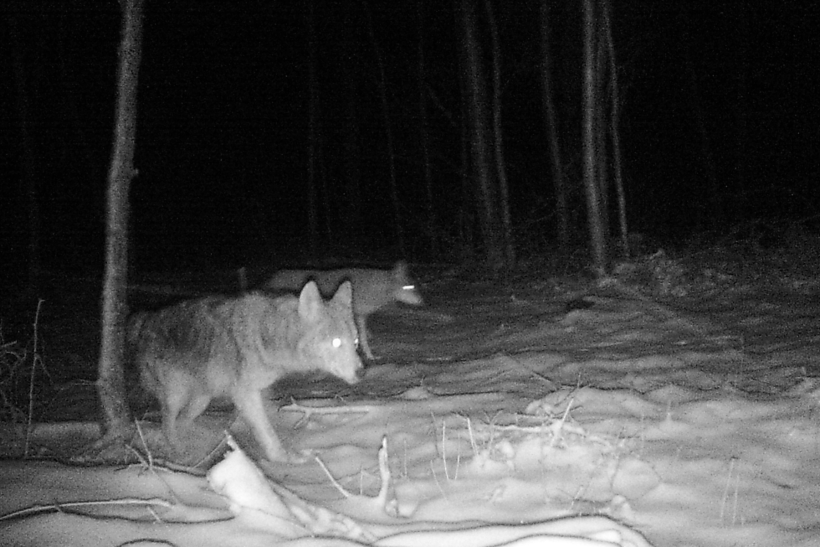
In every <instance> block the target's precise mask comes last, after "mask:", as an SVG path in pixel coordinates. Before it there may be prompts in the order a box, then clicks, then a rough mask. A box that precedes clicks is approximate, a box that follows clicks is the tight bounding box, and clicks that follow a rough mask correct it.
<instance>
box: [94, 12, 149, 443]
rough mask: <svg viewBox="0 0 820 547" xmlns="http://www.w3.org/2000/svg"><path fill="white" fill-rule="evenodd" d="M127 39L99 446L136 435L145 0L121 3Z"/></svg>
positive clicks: (112, 195)
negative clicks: (130, 383)
mask: <svg viewBox="0 0 820 547" xmlns="http://www.w3.org/2000/svg"><path fill="white" fill-rule="evenodd" d="M121 6H122V10H123V18H122V36H121V41H120V51H119V72H118V76H117V106H116V113H115V127H114V148H113V152H112V157H111V165H110V169H109V172H108V204H107V208H108V216H107V223H106V249H105V277H104V280H103V290H102V333H101V335H102V340H101V345H100V361H99V365H98V371H99V379H98V380H97V392H98V394H99V397H100V404H101V406H102V410H103V416H102V424H101V425H102V431H103V433H104V435H103V438H102V439H101V440H100V441H98V442H97V443H96V444H95V447H97V448H100V447H102V446H104V445H106V444H109V443H117V444H121V442H122V441H123V440H125V439H127V438H129V437H130V435H131V431H132V425H131V412H130V411H129V409H128V402H127V399H126V396H125V373H124V366H123V361H124V355H125V352H124V346H125V335H124V333H125V323H126V319H127V313H128V310H127V304H126V296H127V294H126V293H127V289H128V213H129V206H128V191H129V188H130V185H131V181H132V179H133V178H134V174H135V170H134V166H133V161H134V144H135V140H136V132H137V76H138V73H139V65H140V56H141V49H142V0H122V2H121Z"/></svg>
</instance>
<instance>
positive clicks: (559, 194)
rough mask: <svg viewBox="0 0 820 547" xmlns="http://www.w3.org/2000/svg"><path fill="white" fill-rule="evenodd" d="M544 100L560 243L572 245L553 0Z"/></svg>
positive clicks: (545, 11)
mask: <svg viewBox="0 0 820 547" xmlns="http://www.w3.org/2000/svg"><path fill="white" fill-rule="evenodd" d="M540 26H541V98H542V99H541V100H542V102H543V103H544V113H545V122H546V124H545V125H546V131H547V141H548V145H549V154H550V168H551V172H552V185H553V188H554V192H553V193H554V195H555V217H556V232H557V235H558V243H559V244H560V245H561V246H562V247H566V246H567V245H569V239H570V237H569V233H570V230H569V207H568V206H567V188H566V183H565V181H564V169H563V162H562V160H561V145H560V142H559V137H558V116H557V114H556V112H555V96H554V95H555V94H554V91H553V86H552V57H551V53H550V47H549V0H542V1H541V25H540Z"/></svg>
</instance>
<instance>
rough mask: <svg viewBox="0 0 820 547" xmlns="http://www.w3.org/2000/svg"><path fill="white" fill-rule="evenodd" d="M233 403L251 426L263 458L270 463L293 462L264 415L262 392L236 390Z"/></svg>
mask: <svg viewBox="0 0 820 547" xmlns="http://www.w3.org/2000/svg"><path fill="white" fill-rule="evenodd" d="M232 398H233V403H234V405H236V408H237V410H239V414H241V415H242V417H243V418H245V421H247V422H248V425H250V426H251V431H253V436H254V437H255V438H256V442H258V443H259V445H260V446H261V447H262V450H263V451H264V452H265V456H266V457H267V458H268V459H269V460H270V461H272V462H287V461H290V460H293V459H294V458H291V457H289V456H288V453H287V451H286V450H285V449H284V448H283V447H282V443H281V442H280V441H279V437H277V436H276V431H274V430H273V426H272V425H271V423H270V420H268V416H267V414H266V413H265V405H264V403H263V402H262V392H261V391H260V390H257V389H255V388H249V389H247V390H245V389H237V390H236V392H235V393H234V395H233V397H232Z"/></svg>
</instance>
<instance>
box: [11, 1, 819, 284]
mask: <svg viewBox="0 0 820 547" xmlns="http://www.w3.org/2000/svg"><path fill="white" fill-rule="evenodd" d="M495 4H496V15H497V18H498V24H499V28H500V33H501V43H502V54H503V59H502V61H503V63H504V115H505V125H504V131H505V134H504V137H505V139H506V144H507V148H506V157H507V160H508V162H509V163H508V170H509V173H508V174H509V178H510V184H511V193H512V198H513V203H512V207H513V216H514V222H515V223H516V224H517V226H520V227H525V226H526V227H527V229H528V230H541V231H543V232H544V234H545V237H547V238H549V237H550V230H551V226H550V225H549V222H548V220H549V215H550V210H551V206H552V203H551V197H550V185H549V182H550V181H549V174H548V173H549V170H548V163H547V159H546V142H545V136H544V135H545V133H544V128H543V121H542V113H541V107H540V102H539V101H540V95H539V93H540V88H539V82H538V70H537V66H538V62H539V53H538V17H537V16H538V3H537V2H535V1H532V0H521V1H518V2H495ZM576 4H580V2H577V3H574V2H553V5H554V9H553V20H554V25H553V28H552V29H551V33H552V34H551V40H552V43H551V47H552V48H553V53H554V57H555V60H554V62H555V74H554V76H555V78H556V85H557V87H558V96H557V107H558V109H559V116H560V117H561V126H560V130H561V138H562V139H563V142H562V145H563V148H564V150H563V152H564V156H565V157H564V161H565V162H566V163H567V166H566V167H565V170H566V172H567V173H568V174H569V176H570V180H571V182H572V183H573V184H574V183H577V181H578V177H579V161H580V155H579V154H580V145H579V142H580V141H579V133H578V131H579V129H578V126H579V122H578V113H579V106H578V104H579V90H580V72H579V70H580V66H581V60H580V27H579V25H580V19H579V14H578V6H577V5H576ZM739 4H740V3H739V2H737V1H729V0H723V1H721V0H719V1H716V2H688V3H684V6H685V7H686V9H683V7H682V6H681V5H680V3H678V2H658V1H656V0H641V1H628V2H627V1H624V2H613V9H614V16H615V28H614V33H615V43H616V48H617V54H618V56H619V59H618V62H619V64H620V65H621V67H622V70H621V72H620V74H619V77H620V79H621V80H620V81H621V84H622V92H623V93H624V105H623V114H622V116H623V119H622V127H621V135H622V139H623V147H624V151H623V153H624V156H623V161H624V169H625V176H626V179H627V185H628V188H627V192H628V195H629V200H630V201H629V203H630V217H631V222H632V224H633V226H634V227H635V228H636V229H637V230H639V231H645V232H648V233H651V234H657V235H659V236H661V237H666V238H684V237H686V236H687V235H689V234H691V233H692V232H693V231H695V230H697V229H699V228H701V227H702V225H699V224H698V221H699V220H703V216H704V214H705V209H704V207H703V203H704V202H705V198H704V192H705V188H706V181H707V180H708V176H707V167H706V166H707V163H706V162H705V160H704V153H703V146H702V142H703V141H702V139H701V133H700V132H699V130H698V125H697V118H696V116H695V109H694V108H693V106H694V105H695V104H697V105H698V106H699V107H700V108H702V111H703V115H704V116H703V118H704V121H705V127H706V131H707V134H708V138H709V150H710V152H711V154H712V156H713V158H714V167H715V172H716V175H717V178H718V180H719V182H720V189H721V197H722V199H723V200H724V201H725V203H726V204H727V207H728V208H729V209H730V210H731V212H734V211H738V209H737V208H736V207H734V205H735V204H737V203H741V202H742V203H744V204H745V209H743V212H742V213H738V214H737V215H735V216H733V217H731V218H730V220H729V222H731V223H732V224H733V225H737V224H738V223H740V222H741V221H748V220H753V219H769V220H771V219H780V218H788V219H802V218H805V217H809V216H812V215H816V214H817V212H818V211H819V210H820V192H819V191H818V186H819V184H818V183H819V182H820V181H818V177H819V176H820V160H818V142H820V129H819V128H820V123H818V122H820V99H818V97H817V95H818V89H819V88H820V77H818V68H817V67H818V66H819V65H820V43H818V42H820V38H818V36H820V27H818V23H820V16H818V11H820V7H818V6H820V4H816V3H815V2H803V1H797V2H786V1H784V2H774V1H772V2H749V3H748V27H747V31H746V32H745V33H744V30H743V25H742V24H741V21H742V19H741V17H740V15H739V12H738V10H737V6H738V5H739ZM362 5H363V4H362V3H360V2H345V1H342V0H336V1H322V0H316V5H315V14H316V32H317V37H318V41H319V46H318V64H317V70H318V76H319V83H320V85H319V93H320V101H321V124H322V131H323V139H324V141H323V145H324V147H323V162H322V166H323V169H324V176H325V177H326V178H327V180H328V181H329V187H330V191H329V193H328V195H327V196H324V195H322V196H320V199H322V200H323V203H325V202H326V203H327V204H328V206H329V208H330V210H331V214H330V215H328V216H327V218H328V221H327V222H328V223H329V224H330V225H331V226H332V228H331V230H332V232H333V234H334V240H333V241H332V242H331V243H329V244H328V248H329V250H330V252H334V250H335V249H338V252H339V253H345V252H353V253H358V255H359V256H363V257H371V258H381V257H383V256H385V257H393V256H394V255H395V247H394V238H393V236H392V234H393V231H392V227H391V225H390V223H389V222H390V218H391V209H390V195H389V189H388V186H387V181H388V177H389V175H388V164H387V161H386V148H385V145H384V143H385V137H384V128H383V124H382V120H381V112H380V103H379V95H378V71H377V68H376V64H375V61H374V54H373V46H372V42H371V40H370V37H369V30H368V23H367V18H366V15H365V12H364V11H363V9H362ZM707 5H708V7H701V6H707ZM117 6H118V4H117V2H115V1H113V0H106V1H103V0H83V1H80V0H39V1H37V0H31V1H26V0H18V1H14V2H9V3H8V4H6V5H5V7H4V8H2V9H3V10H5V13H4V14H3V22H2V25H0V44H2V45H0V51H4V52H5V54H4V55H2V58H0V74H2V77H0V107H1V110H0V124H1V126H0V147H2V150H3V154H2V156H1V157H0V176H1V177H2V179H3V180H4V181H6V184H5V185H4V191H3V196H2V198H1V199H2V203H3V207H2V212H0V215H1V216H2V218H1V219H0V229H2V231H3V239H2V245H3V249H4V251H5V253H4V254H5V256H6V259H5V260H4V263H5V268H6V270H7V272H8V270H14V269H18V270H20V271H24V270H25V263H26V244H27V238H28V236H27V228H28V220H27V219H28V216H27V211H28V206H27V201H26V199H27V198H26V183H25V182H24V173H26V169H25V166H26V165H27V163H26V160H25V153H24V152H25V150H24V147H23V146H22V142H23V140H22V137H21V135H22V132H21V119H22V113H25V116H26V120H27V122H28V123H27V130H28V134H29V137H30V142H31V144H32V146H31V161H30V163H29V164H28V165H30V166H31V167H30V168H29V169H28V172H29V173H30V175H31V176H32V177H33V180H34V181H35V183H36V190H37V193H38V194H37V196H38V204H39V207H40V213H41V222H42V234H43V254H44V256H45V257H46V258H47V260H46V266H47V267H48V268H59V267H67V268H72V269H75V268H93V267H96V266H98V265H99V263H100V258H101V256H102V245H101V242H102V234H103V225H102V221H103V218H104V213H103V195H104V186H105V177H106V171H107V163H108V160H109V155H110V141H111V135H112V123H113V108H114V84H115V73H116V66H115V63H116V48H117V41H118V37H119V24H120V23H119V12H118V7H117ZM304 6H305V2H276V1H269V2H262V1H257V0H253V1H248V2H235V1H229V0H223V1H201V0H174V1H171V2H158V1H156V0H147V2H146V18H145V34H144V42H143V44H144V45H143V48H144V50H143V64H142V67H141V71H140V89H139V121H138V142H137V156H136V160H135V163H136V167H137V168H138V170H139V177H138V179H137V180H136V181H135V182H134V188H133V192H132V198H133V223H134V229H135V234H136V242H137V248H136V256H137V257H138V258H139V262H140V263H141V264H143V265H145V266H146V267H173V265H175V264H176V262H178V261H182V262H184V263H186V264H188V263H190V264H198V265H220V266H222V265H224V266H236V265H240V264H248V263H260V262H265V261H270V262H272V263H275V262H276V261H283V260H288V259H291V258H292V257H294V256H297V255H298V254H299V253H300V252H301V251H303V249H304V245H305V238H304V236H305V231H306V228H305V226H306V214H307V209H306V198H305V196H306V186H305V181H306V180H307V145H308V139H307V128H308V115H307V112H308V109H307V107H308V91H309V86H308V68H307V67H308V65H307V58H308V54H307V51H308V49H307V31H306V23H305V10H304ZM416 6H417V3H416V2H393V1H392V0H391V1H390V2H385V1H373V2H371V7H372V10H373V28H374V31H375V36H376V40H377V42H378V44H379V47H380V48H381V50H382V52H383V55H384V60H385V66H386V79H387V87H388V94H389V100H390V109H391V116H392V122H393V127H394V130H395V133H396V134H395V139H396V153H397V164H396V165H397V178H398V184H399V194H400V198H401V202H402V207H403V214H404V215H405V218H406V219H407V223H406V225H405V230H406V231H407V232H408V233H409V234H418V233H420V231H421V227H422V220H421V215H422V213H423V207H424V205H423V196H424V188H423V187H422V184H421V180H422V175H421V167H422V162H421V152H420V149H419V144H418V140H419V139H418V132H417V131H418V130H417V125H416V124H417V109H418V106H417V104H418V103H417V100H418V91H417V89H418V88H417V78H416V54H417V53H416V52H417V44H418V19H417V13H416ZM425 6H426V7H425V26H424V36H425V44H426V49H425V54H426V55H427V63H428V66H427V79H428V84H429V90H430V92H432V93H434V95H435V100H433V101H430V102H428V107H429V112H430V135H431V138H432V140H433V151H434V155H433V175H434V180H435V193H436V195H435V198H436V208H437V209H436V212H437V213H438V214H439V215H440V218H441V220H440V223H441V225H442V226H443V229H444V230H446V232H447V233H448V234H452V233H453V230H454V225H455V221H456V219H455V211H456V210H457V209H458V208H459V207H461V205H462V198H461V189H460V184H461V183H460V178H459V169H460V144H459V130H458V128H457V126H456V124H458V120H459V117H460V109H461V106H460V96H459V93H460V92H459V84H458V78H457V51H456V47H455V43H456V42H455V37H454V23H453V9H452V3H451V2H431V1H429V0H428V1H426V2H425ZM684 13H685V14H686V15H683V14H684ZM483 36H484V37H485V38H486V33H485V34H484V35H483ZM687 47H688V55H689V58H691V61H692V64H691V66H692V69H693V70H694V74H695V75H696V79H697V84H698V92H699V100H698V101H695V100H693V93H692V87H691V82H692V78H691V72H690V71H689V70H688V65H687ZM744 47H745V56H744V54H743V52H744ZM15 53H16V55H15ZM744 58H745V63H746V64H745V65H744ZM15 68H16V69H17V70H15ZM741 74H745V75H746V79H745V89H746V101H745V106H746V109H745V112H746V120H747V126H746V127H747V140H746V144H745V147H744V148H743V149H741V150H739V149H738V145H737V142H738V141H737V135H738V128H739V124H738V120H739V119H740V116H739V114H740V113H741V107H742V104H743V103H741V102H739V101H738V96H739V85H740V82H741V81H742V79H741V78H740V75H741ZM20 90H23V95H21V93H20ZM351 97H354V98H355V100H353V101H351ZM428 97H432V95H428ZM351 117H355V121H356V122H357V123H356V125H357V127H358V131H359V134H358V140H357V141H356V142H357V144H358V146H359V150H360V154H361V155H360V161H359V162H358V163H357V165H356V167H357V169H358V170H359V173H360V176H361V185H362V186H361V192H362V204H363V207H364V212H365V225H364V226H363V232H364V233H365V234H367V235H368V237H367V238H366V240H355V241H354V239H349V238H348V235H349V233H350V230H351V228H350V226H347V225H346V222H345V220H346V218H345V217H346V211H348V210H349V209H348V208H349V203H350V200H351V199H353V198H352V196H350V195H349V194H348V193H346V192H347V186H346V184H345V183H344V181H345V180H346V179H347V177H348V173H349V172H350V170H349V169H350V166H349V163H350V162H349V161H348V163H346V160H349V159H350V157H351V155H350V154H349V152H348V148H346V145H347V144H348V143H349V142H351V139H349V138H346V136H347V135H350V134H351V127H352V122H351ZM739 159H740V160H742V162H743V163H744V164H745V165H746V175H747V183H746V185H745V186H744V187H738V183H737V166H738V164H739ZM576 194H577V196H578V197H577V200H580V199H581V197H580V196H581V195H582V193H581V192H580V191H579V192H576ZM741 197H742V198H743V199H742V200H741V199H740V198H741ZM576 205H577V208H578V211H579V216H580V215H581V214H582V211H583V209H582V208H581V205H580V202H579V203H577V204H576ZM323 218H325V215H323ZM323 223H324V220H323ZM323 225H324V224H323ZM409 239H410V241H409V245H408V248H409V252H410V253H411V255H412V256H410V258H414V259H418V260H430V259H433V260H436V259H437V257H431V256H427V255H426V254H425V251H426V248H427V244H426V241H425V240H424V238H423V237H420V236H419V237H412V236H411V237H410V238H409ZM535 239H540V238H535ZM391 253H393V254H391Z"/></svg>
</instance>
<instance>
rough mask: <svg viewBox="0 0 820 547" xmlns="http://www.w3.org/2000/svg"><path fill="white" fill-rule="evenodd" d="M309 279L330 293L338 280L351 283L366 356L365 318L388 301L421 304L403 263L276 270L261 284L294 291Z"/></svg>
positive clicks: (265, 286)
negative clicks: (386, 267) (382, 266)
mask: <svg viewBox="0 0 820 547" xmlns="http://www.w3.org/2000/svg"><path fill="white" fill-rule="evenodd" d="M309 280H313V281H315V282H316V283H317V284H318V285H319V290H320V291H321V292H322V294H325V295H327V294H331V293H332V292H333V291H334V290H335V289H336V287H338V286H339V284H340V283H342V281H345V280H348V281H350V282H352V283H353V315H354V317H355V319H356V327H357V329H358V332H359V337H360V338H359V342H360V345H361V348H362V351H363V352H364V354H365V356H366V357H367V358H368V359H375V357H374V356H373V352H372V351H371V349H370V343H369V341H368V336H367V317H368V316H369V315H370V314H372V313H373V312H375V311H377V310H379V309H381V308H383V307H385V306H387V305H388V304H390V303H392V302H403V303H405V304H410V305H412V306H419V305H422V304H423V303H424V301H423V299H422V297H421V294H420V293H419V291H418V290H417V289H416V286H415V284H414V283H413V280H412V278H411V277H410V273H409V272H408V270H407V263H406V262H404V261H403V260H402V261H399V262H396V264H395V265H394V266H393V269H391V270H381V269H374V268H345V269H340V270H279V271H278V272H276V273H275V274H274V275H273V277H271V278H270V279H269V280H268V281H267V282H266V283H265V284H264V285H262V289H263V290H268V291H282V290H285V291H297V290H299V289H300V288H302V287H303V286H304V285H305V283H307V282H308V281H309Z"/></svg>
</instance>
